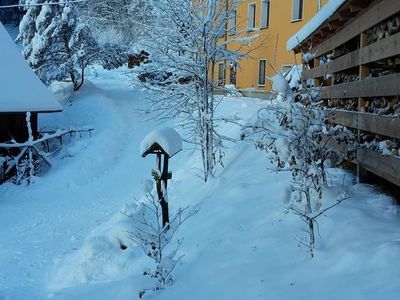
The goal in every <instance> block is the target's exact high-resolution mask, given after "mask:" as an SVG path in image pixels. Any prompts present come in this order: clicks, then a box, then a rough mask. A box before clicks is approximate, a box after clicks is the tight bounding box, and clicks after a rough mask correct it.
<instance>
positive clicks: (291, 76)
mask: <svg viewBox="0 0 400 300" xmlns="http://www.w3.org/2000/svg"><path fill="white" fill-rule="evenodd" d="M302 71H303V65H294V66H293V67H292V68H291V69H290V70H289V72H287V74H285V79H286V80H287V82H288V83H289V86H290V88H291V89H300V88H301V72H302Z"/></svg>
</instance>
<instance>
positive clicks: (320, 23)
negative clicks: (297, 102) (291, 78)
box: [288, 0, 400, 186]
mask: <svg viewBox="0 0 400 300" xmlns="http://www.w3.org/2000/svg"><path fill="white" fill-rule="evenodd" d="M378 12H379V13H378ZM350 19H351V21H350ZM294 40H296V41H297V43H294ZM399 44H400V2H399V1H398V0H379V1H378V0H368V1H367V0H366V1H355V0H338V1H331V3H329V4H327V5H326V7H324V8H323V9H322V10H321V12H320V13H319V14H317V16H316V17H315V18H314V19H313V20H311V21H310V22H309V23H308V24H307V25H306V26H305V27H304V28H303V29H302V30H301V31H300V32H298V33H297V34H296V35H295V36H294V37H293V38H292V39H291V40H290V41H289V42H288V48H289V49H291V50H294V51H295V52H297V53H300V52H303V73H302V81H303V82H304V83H305V84H306V83H307V82H310V80H313V81H314V87H317V88H318V89H319V94H320V98H321V99H322V100H323V106H324V108H325V109H326V111H327V112H328V113H330V114H331V115H332V118H331V122H332V124H337V125H341V126H346V127H347V128H348V129H350V130H352V131H353V132H354V135H355V136H356V141H355V142H356V143H357V145H358V146H357V148H358V149H356V150H355V154H354V162H355V163H356V165H357V169H358V175H365V174H366V172H364V171H369V172H371V173H373V174H375V175H378V176H379V177H381V178H383V179H385V180H387V181H389V182H391V183H394V184H396V185H399V186H400V135H399V132H400V104H399V99H400V68H399V66H400V47H399V46H398V45H399ZM332 112H333V113H332Z"/></svg>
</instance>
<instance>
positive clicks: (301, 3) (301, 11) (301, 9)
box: [292, 0, 304, 23]
mask: <svg viewBox="0 0 400 300" xmlns="http://www.w3.org/2000/svg"><path fill="white" fill-rule="evenodd" d="M295 1H296V2H298V3H299V11H298V12H297V13H298V14H299V15H298V16H297V17H298V18H296V19H295V18H294V17H295V16H294V14H293V13H294V4H295ZM303 17H304V0H292V23H294V22H299V21H302V20H303Z"/></svg>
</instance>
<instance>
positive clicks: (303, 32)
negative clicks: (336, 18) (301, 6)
mask: <svg viewBox="0 0 400 300" xmlns="http://www.w3.org/2000/svg"><path fill="white" fill-rule="evenodd" d="M346 1H347V0H329V1H328V3H327V4H325V6H324V7H322V9H321V10H320V11H319V12H318V13H317V14H316V15H315V16H314V17H313V18H312V19H311V20H310V21H308V23H307V24H306V25H304V26H303V28H302V29H300V30H299V31H298V32H297V33H296V34H294V35H293V36H292V37H291V38H290V39H289V40H288V42H287V50H288V51H292V50H294V49H295V48H296V47H297V46H298V45H299V44H301V43H302V42H303V41H304V40H305V39H307V38H308V37H309V36H310V35H311V34H312V33H313V32H314V31H315V30H317V29H318V28H319V27H320V26H321V25H322V24H323V23H324V22H325V21H326V20H327V19H329V18H330V17H331V16H332V15H333V14H334V13H335V12H336V11H337V10H338V9H339V8H340V7H341V6H342V5H343V4H344V3H345V2H346Z"/></svg>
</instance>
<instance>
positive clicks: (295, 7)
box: [215, 0, 328, 97]
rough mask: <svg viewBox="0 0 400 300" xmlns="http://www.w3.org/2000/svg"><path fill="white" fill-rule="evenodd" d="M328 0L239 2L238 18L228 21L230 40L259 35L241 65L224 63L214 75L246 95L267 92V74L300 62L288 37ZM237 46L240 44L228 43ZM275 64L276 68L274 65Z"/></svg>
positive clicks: (268, 88)
mask: <svg viewBox="0 0 400 300" xmlns="http://www.w3.org/2000/svg"><path fill="white" fill-rule="evenodd" d="M326 2H328V0H244V1H240V2H239V4H238V8H237V10H236V18H235V20H231V21H230V22H229V24H228V30H227V32H228V34H227V36H226V38H227V39H230V38H232V37H233V36H235V35H239V36H240V37H246V36H248V37H250V36H252V35H258V37H257V38H256V39H255V40H254V41H253V42H252V43H251V46H250V47H249V48H247V49H242V50H241V51H243V52H244V53H249V56H250V57H248V58H245V59H242V60H240V61H239V67H238V68H237V67H236V66H235V65H232V64H231V65H229V66H226V64H225V63H223V62H221V63H220V64H219V65H218V68H217V71H216V73H217V74H215V76H216V77H217V78H216V79H217V80H218V82H220V83H221V85H234V86H236V88H237V89H239V90H241V91H242V92H243V93H244V94H251V95H252V96H255V95H258V96H261V97H262V96H263V95H267V94H268V92H269V91H270V90H271V86H270V84H269V82H268V81H267V80H265V75H267V76H273V75H274V74H275V72H274V70H273V67H274V68H275V69H276V70H280V71H283V72H284V71H286V70H287V69H288V68H290V67H291V66H292V65H294V64H296V63H297V64H300V63H301V61H300V56H297V57H296V59H295V56H294V54H293V52H288V51H287V49H286V43H287V40H288V39H289V38H290V37H291V36H292V35H293V34H295V33H296V32H297V31H299V30H300V29H301V28H302V27H303V26H304V25H305V24H306V23H307V22H308V21H309V20H310V19H311V18H312V17H313V16H314V15H315V14H316V13H317V12H318V10H319V9H320V7H321V6H323V5H324V4H326ZM228 47H229V48H231V49H235V47H237V45H235V44H231V45H229V46H228ZM296 60H297V62H296ZM272 66H273V67H272Z"/></svg>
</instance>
